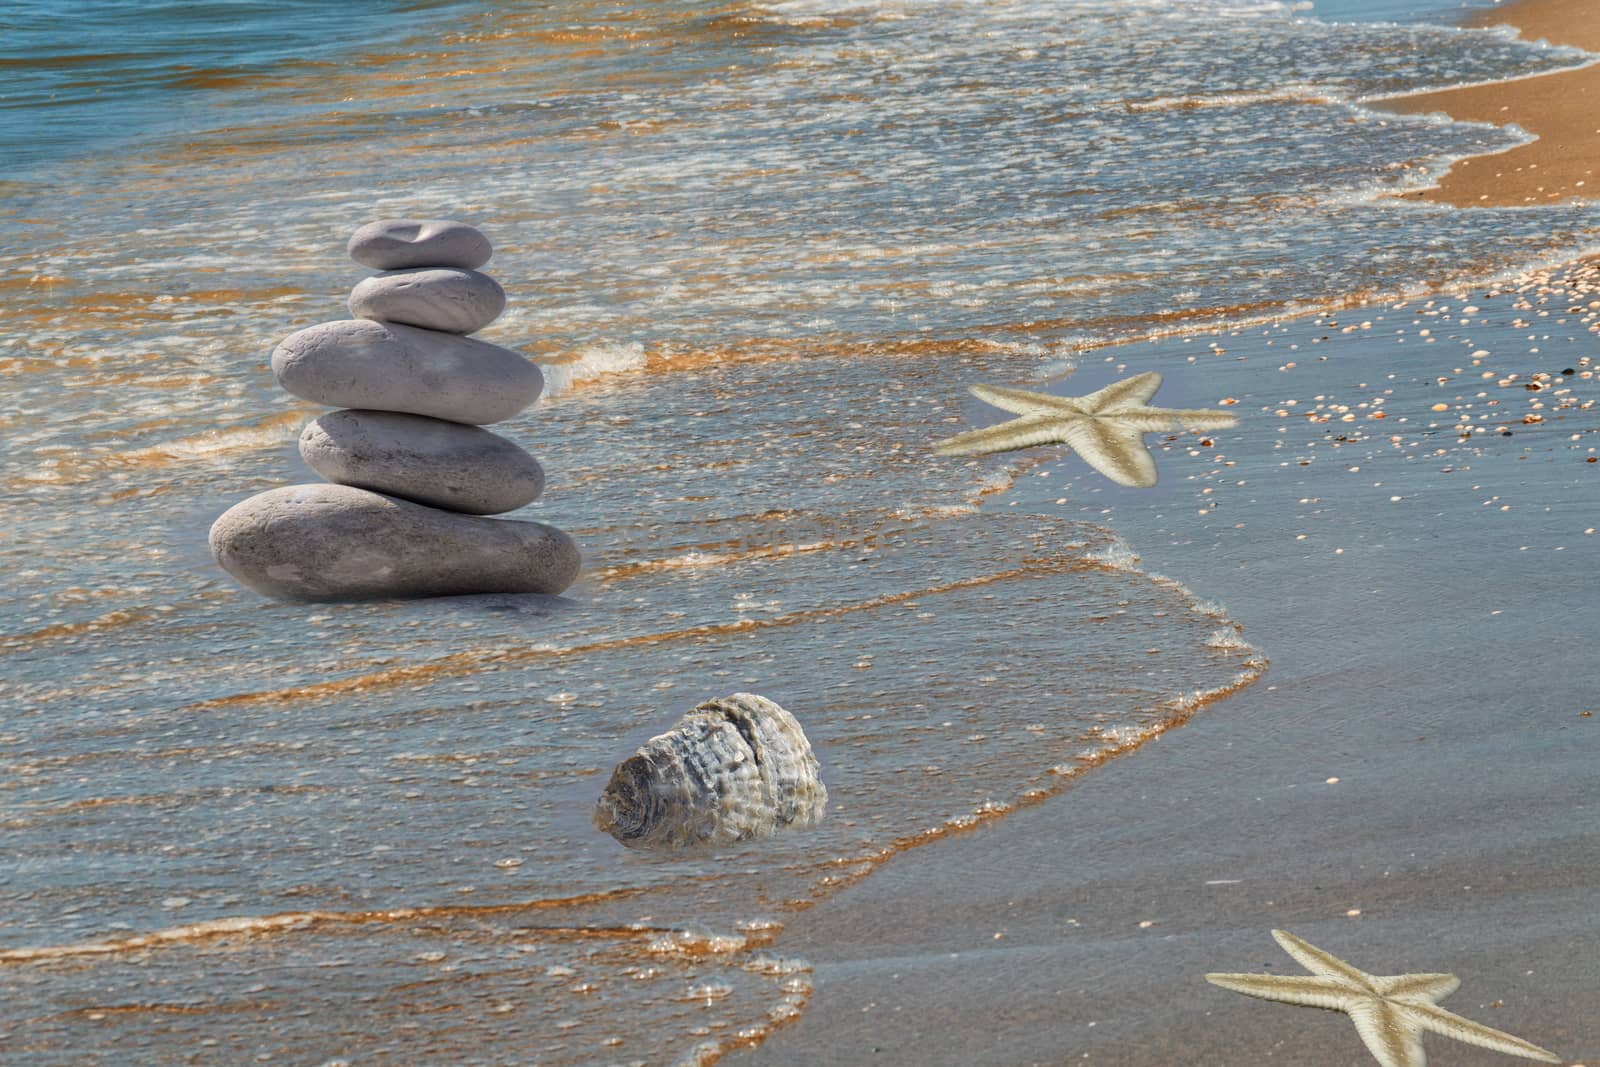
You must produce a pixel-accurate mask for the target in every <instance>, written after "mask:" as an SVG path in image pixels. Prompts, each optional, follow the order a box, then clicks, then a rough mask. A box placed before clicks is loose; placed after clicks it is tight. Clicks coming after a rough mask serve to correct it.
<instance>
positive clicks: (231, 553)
mask: <svg viewBox="0 0 1600 1067" xmlns="http://www.w3.org/2000/svg"><path fill="white" fill-rule="evenodd" d="M210 541H211V554H212V556H214V557H215V558H216V561H217V563H218V564H220V565H221V566H222V568H223V569H224V570H226V571H227V572H228V573H229V574H231V575H233V576H234V578H236V579H238V581H239V582H240V583H241V584H243V585H245V586H247V587H249V588H250V589H253V590H255V591H256V592H258V593H261V594H263V595H265V596H270V597H277V598H279V599H282V600H316V601H320V600H374V599H384V598H413V597H434V596H461V595H467V594H475V593H560V592H561V591H562V590H564V589H566V588H567V586H569V585H571V584H572V581H573V579H574V578H576V577H577V575H578V568H579V565H580V564H581V557H580V555H579V552H578V546H577V545H576V544H575V543H574V542H573V540H572V538H570V537H568V536H567V535H566V534H565V533H562V532H561V531H560V530H558V529H556V528H555V527H554V526H546V525H545V524H543V523H538V522H522V521H519V520H516V519H485V518H481V517H479V516H476V515H457V514H455V513H453V512H449V511H439V510H437V509H435V508H429V507H424V506H422V505H421V504H413V503H411V502H410V501H408V500H400V499H398V498H396V497H392V496H384V495H382V494H379V493H372V492H368V491H367V490H365V489H356V488H354V487H352V486H348V485H322V484H320V483H319V484H316V485H291V486H286V487H284V488H282V489H272V490H268V491H267V492H265V493H258V494H257V495H255V496H253V497H250V498H249V499H247V500H244V501H241V502H240V503H238V504H235V505H234V506H233V507H231V508H229V509H228V510H227V511H225V512H223V513H222V516H221V517H220V518H218V519H217V521H216V522H215V523H213V524H212V526H211V537H210Z"/></svg>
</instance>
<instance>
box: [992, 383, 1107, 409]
mask: <svg viewBox="0 0 1600 1067" xmlns="http://www.w3.org/2000/svg"><path fill="white" fill-rule="evenodd" d="M967 388H968V391H970V392H971V393H972V395H973V396H975V397H977V398H978V399H979V400H981V401H983V402H984V403H985V404H992V405H993V406H995V407H997V408H1000V409H1002V410H1004V411H1009V412H1012V413H1013V414H1017V415H1036V414H1041V413H1043V412H1046V411H1062V412H1066V413H1068V414H1073V415H1082V414H1085V411H1084V409H1083V408H1081V407H1079V406H1078V401H1076V400H1069V399H1067V398H1066V397H1064V396H1051V395H1050V394H1049V393H1030V392H1028V391H1027V390H1026V389H1007V388H1005V387H1004V386H999V385H973V386H968V387H967Z"/></svg>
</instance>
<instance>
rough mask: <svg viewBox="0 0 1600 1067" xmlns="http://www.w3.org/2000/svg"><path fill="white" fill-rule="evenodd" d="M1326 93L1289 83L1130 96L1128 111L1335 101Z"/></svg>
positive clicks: (1193, 109) (1125, 104) (1190, 109)
mask: <svg viewBox="0 0 1600 1067" xmlns="http://www.w3.org/2000/svg"><path fill="white" fill-rule="evenodd" d="M1336 102H1337V101H1335V100H1334V99H1333V98H1332V97H1330V96H1328V94H1327V93H1322V92H1318V91H1316V90H1315V89H1314V88H1313V87H1312V86H1309V85H1289V86H1285V87H1284V88H1282V89H1267V90H1259V91H1256V92H1245V93H1206V94H1193V95H1188V96H1158V97H1155V98H1154V99H1150V100H1130V101H1127V102H1125V103H1124V104H1123V106H1124V107H1126V108H1127V109H1128V110H1129V111H1200V110H1204V109H1206V108H1214V107H1249V106H1251V105H1252V104H1332V103H1336Z"/></svg>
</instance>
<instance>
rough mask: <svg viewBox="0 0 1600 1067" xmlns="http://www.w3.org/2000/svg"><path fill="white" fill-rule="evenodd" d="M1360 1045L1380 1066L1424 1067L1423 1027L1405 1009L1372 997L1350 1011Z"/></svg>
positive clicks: (1425, 1058)
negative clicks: (1365, 1047) (1365, 1048)
mask: <svg viewBox="0 0 1600 1067" xmlns="http://www.w3.org/2000/svg"><path fill="white" fill-rule="evenodd" d="M1350 1018H1352V1019H1354V1020H1355V1024H1356V1033H1358V1034H1360V1035H1361V1042H1362V1044H1364V1045H1366V1046H1367V1051H1368V1052H1370V1053H1372V1056H1373V1058H1374V1059H1376V1060H1377V1061H1378V1063H1380V1064H1381V1065H1382V1067H1427V1064H1428V1056H1427V1053H1425V1052H1423V1050H1422V1027H1420V1026H1418V1025H1417V1023H1416V1022H1414V1021H1413V1020H1412V1019H1411V1018H1410V1017H1409V1016H1408V1013H1407V1012H1406V1010H1405V1009H1403V1008H1400V1007H1397V1006H1396V1005H1393V1004H1390V1003H1388V1002H1386V1001H1383V1000H1379V999H1378V998H1377V997H1372V998H1369V999H1367V1000H1364V1001H1362V1002H1361V1003H1360V1004H1357V1005H1356V1006H1355V1007H1353V1008H1351V1009H1350Z"/></svg>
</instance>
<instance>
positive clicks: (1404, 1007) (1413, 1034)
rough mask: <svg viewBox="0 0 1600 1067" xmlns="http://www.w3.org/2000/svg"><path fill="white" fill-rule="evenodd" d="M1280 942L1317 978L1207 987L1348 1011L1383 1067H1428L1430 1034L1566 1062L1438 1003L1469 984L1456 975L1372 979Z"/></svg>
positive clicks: (1287, 939) (1270, 977)
mask: <svg viewBox="0 0 1600 1067" xmlns="http://www.w3.org/2000/svg"><path fill="white" fill-rule="evenodd" d="M1272 936H1273V937H1274V938H1275V939H1276V940H1277V942H1278V944H1279V945H1281V946H1283V950H1284V951H1285V952H1287V953H1288V954H1289V955H1291V956H1293V957H1294V958H1295V959H1296V960H1298V961H1299V962H1300V964H1301V965H1302V966H1303V967H1305V968H1306V970H1308V971H1311V972H1312V973H1311V974H1309V975H1287V976H1280V975H1275V974H1208V975H1206V981H1208V982H1210V983H1211V984H1212V985H1218V986H1221V987H1222V988H1224V989H1231V990H1233V991H1234V992H1235V993H1243V994H1245V995H1246V996H1252V997H1261V998H1263V999H1265V1000H1282V1001H1286V1002H1287V1003H1290V1004H1304V1005H1307V1006H1309V1007H1313V1008H1331V1009H1333V1010H1334V1011H1342V1012H1345V1013H1346V1014H1348V1015H1349V1016H1350V1018H1351V1019H1353V1020H1354V1021H1355V1024H1356V1033H1358V1034H1360V1035H1361V1040H1362V1041H1363V1042H1365V1043H1366V1046H1367V1051H1369V1052H1371V1053H1372V1055H1373V1056H1375V1057H1376V1058H1377V1060H1378V1062H1379V1063H1380V1064H1382V1065H1383V1067H1427V1062H1428V1057H1427V1056H1426V1055H1425V1054H1424V1053H1423V1051H1422V1031H1424V1030H1432V1031H1433V1032H1434V1033H1436V1034H1443V1035H1445V1036H1446V1037H1453V1038H1455V1039H1456V1040H1457V1041H1465V1042H1466V1043H1467V1044H1469V1045H1481V1046H1482V1047H1484V1048H1492V1049H1494V1050H1495V1051H1496V1052H1504V1053H1507V1054H1509V1055H1512V1056H1525V1057H1527V1058H1528V1059H1530V1060H1542V1061H1544V1062H1545V1063H1560V1062H1561V1057H1560V1056H1557V1055H1556V1054H1555V1053H1553V1052H1549V1051H1547V1050H1545V1049H1542V1048H1540V1047H1539V1046H1538V1045H1532V1044H1529V1043H1528V1042H1526V1041H1524V1040H1522V1039H1521V1038H1518V1037H1512V1036H1511V1035H1510V1034H1505V1033H1501V1032H1500V1031H1499V1030H1491V1029H1490V1028H1489V1027H1487V1026H1484V1025H1483V1024H1482V1023H1475V1022H1473V1021H1472V1020H1471V1019H1463V1018H1462V1017H1461V1016H1459V1015H1456V1014H1455V1013H1453V1012H1448V1011H1445V1010H1444V1009H1443V1008H1441V1007H1439V1006H1438V1005H1437V1004H1435V1003H1434V1001H1436V1000H1440V999H1442V998H1444V997H1446V996H1448V995H1449V994H1451V993H1453V992H1455V989H1456V987H1457V986H1458V985H1460V984H1461V980H1460V979H1459V978H1457V977H1456V976H1455V975H1453V974H1395V975H1372V974H1368V973H1367V972H1365V971H1358V970H1357V969H1356V968H1354V967H1352V966H1350V965H1349V964H1348V963H1346V962H1344V961H1343V960H1341V959H1337V958H1335V957H1334V956H1331V955H1329V954H1328V953H1326V952H1324V951H1322V950H1321V949H1320V948H1317V947H1316V946H1315V945H1311V944H1308V943H1307V942H1305V941H1302V940H1300V939H1299V938H1298V937H1296V936H1294V935H1293V934H1291V933H1289V932H1288V931H1287V930H1274V931H1272Z"/></svg>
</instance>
